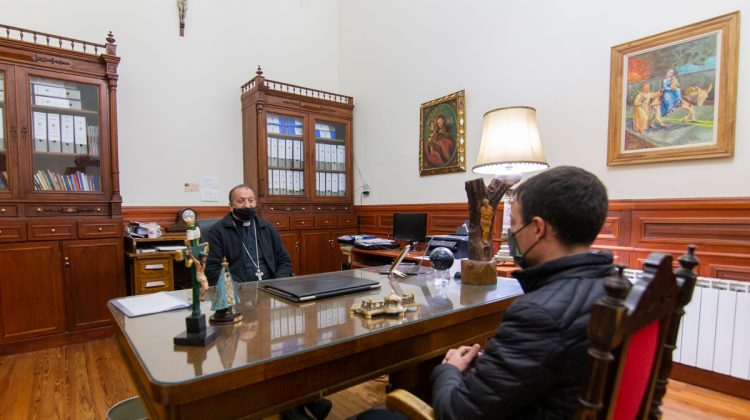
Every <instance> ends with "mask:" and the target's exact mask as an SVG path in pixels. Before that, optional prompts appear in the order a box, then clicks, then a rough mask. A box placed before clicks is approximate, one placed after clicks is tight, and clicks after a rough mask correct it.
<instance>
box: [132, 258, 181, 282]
mask: <svg viewBox="0 0 750 420" xmlns="http://www.w3.org/2000/svg"><path fill="white" fill-rule="evenodd" d="M161 275H169V277H172V258H171V257H162V258H139V259H137V260H136V261H135V276H136V278H140V277H141V276H161Z"/></svg>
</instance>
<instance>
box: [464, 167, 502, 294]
mask: <svg viewBox="0 0 750 420" xmlns="http://www.w3.org/2000/svg"><path fill="white" fill-rule="evenodd" d="M465 185H466V195H467V197H468V199H469V222H470V227H469V259H468V261H466V260H465V261H461V281H462V282H463V283H468V284H494V283H496V282H497V271H496V267H497V262H496V261H495V260H494V259H493V258H492V257H493V255H494V253H493V252H492V226H493V224H494V222H495V212H496V209H497V205H498V204H499V203H500V200H502V198H503V195H504V194H505V193H506V191H508V189H509V188H510V186H509V185H507V184H505V183H503V182H502V181H501V180H499V179H493V180H492V182H490V185H489V186H487V187H485V185H484V180H483V179H482V178H477V179H474V180H471V181H466V184H465Z"/></svg>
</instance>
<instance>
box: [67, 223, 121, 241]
mask: <svg viewBox="0 0 750 420" xmlns="http://www.w3.org/2000/svg"><path fill="white" fill-rule="evenodd" d="M118 236H122V229H121V227H120V224H119V223H114V222H105V221H102V222H78V237H79V238H81V239H89V238H116V237H118Z"/></svg>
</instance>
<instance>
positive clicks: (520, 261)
mask: <svg viewBox="0 0 750 420" xmlns="http://www.w3.org/2000/svg"><path fill="white" fill-rule="evenodd" d="M529 223H531V222H529ZM529 223H526V224H525V225H523V226H521V228H520V229H518V230H517V231H515V232H513V230H512V229H508V250H509V251H510V256H511V257H513V262H514V263H515V264H516V265H517V266H519V267H521V268H524V269H526V268H529V267H530V266H531V265H530V264H529V262H528V261H527V260H526V255H527V254H528V253H529V251H531V250H532V249H533V248H534V247H535V246H536V244H538V243H539V241H540V240H541V239H542V238H539V239H537V241H536V242H534V244H533V245H531V246H530V247H529V249H527V250H526V252H521V249H520V248H519V247H518V242H516V234H517V233H518V232H520V231H522V230H523V229H524V228H525V227H526V226H528V225H529Z"/></svg>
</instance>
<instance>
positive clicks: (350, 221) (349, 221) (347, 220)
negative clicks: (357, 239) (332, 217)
mask: <svg viewBox="0 0 750 420" xmlns="http://www.w3.org/2000/svg"><path fill="white" fill-rule="evenodd" d="M339 227H357V216H355V215H353V214H347V215H346V216H339Z"/></svg>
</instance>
